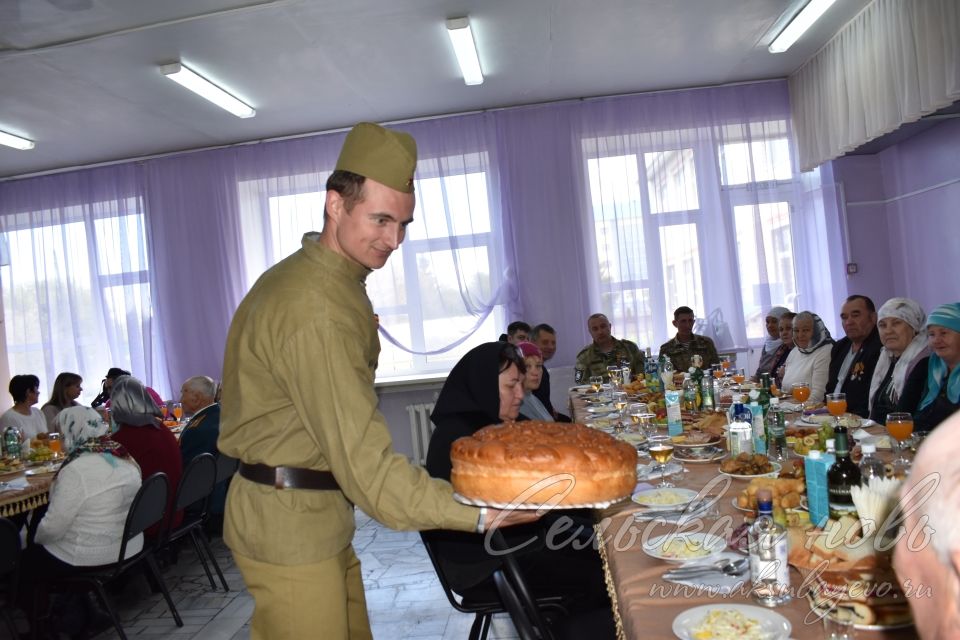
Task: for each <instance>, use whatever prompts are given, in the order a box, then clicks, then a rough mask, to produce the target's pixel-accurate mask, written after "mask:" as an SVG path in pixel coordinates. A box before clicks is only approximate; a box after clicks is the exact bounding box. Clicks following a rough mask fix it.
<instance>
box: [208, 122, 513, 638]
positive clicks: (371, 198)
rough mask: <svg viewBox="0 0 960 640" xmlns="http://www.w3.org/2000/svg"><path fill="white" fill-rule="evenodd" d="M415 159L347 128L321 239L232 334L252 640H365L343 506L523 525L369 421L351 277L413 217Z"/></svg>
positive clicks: (395, 140)
mask: <svg viewBox="0 0 960 640" xmlns="http://www.w3.org/2000/svg"><path fill="white" fill-rule="evenodd" d="M416 162H417V152H416V142H415V141H414V140H413V138H412V137H411V136H410V135H408V134H405V133H399V132H394V131H390V130H388V129H384V128H383V127H380V126H378V125H375V124H370V123H361V124H358V125H357V126H356V127H354V128H353V129H352V130H351V131H350V133H349V134H348V135H347V137H346V140H345V141H344V145H343V148H342V150H341V152H340V157H339V159H338V161H337V165H336V169H335V171H334V172H333V174H332V175H331V176H330V178H329V180H328V181H327V192H326V202H325V208H324V227H323V232H322V233H316V232H310V233H307V234H305V235H304V237H303V241H302V245H301V248H300V250H299V251H297V252H296V253H294V254H292V255H290V256H289V257H287V258H285V259H284V260H282V261H280V262H279V263H278V264H276V265H275V266H274V267H272V268H271V269H269V270H268V271H267V272H266V273H264V274H263V275H262V276H261V277H260V278H259V279H258V280H257V282H256V283H255V284H254V286H253V288H252V289H251V290H250V292H249V293H248V294H247V296H246V297H245V298H244V300H243V302H241V304H240V306H239V308H238V309H237V312H236V314H235V316H234V318H233V321H232V323H231V326H230V331H229V334H228V336H227V345H226V357H225V361H224V368H223V372H224V379H223V392H222V416H221V428H220V438H219V441H218V445H219V448H220V450H221V451H222V452H223V453H225V454H227V455H230V456H233V457H235V458H238V459H239V460H240V466H239V469H238V473H237V475H236V477H235V478H234V480H233V482H232V483H231V485H230V490H229V494H228V497H227V509H226V515H225V522H224V540H225V541H226V543H227V545H228V546H229V547H230V549H231V551H232V552H233V555H234V558H235V560H236V563H237V566H238V567H239V568H240V571H241V573H242V574H243V579H244V581H245V583H246V585H247V588H248V589H249V591H250V593H251V594H252V595H253V597H254V600H255V608H254V614H253V621H252V628H251V637H252V638H254V639H258V638H268V637H269V638H271V639H282V638H289V639H291V640H301V639H303V638H315V637H320V636H322V637H324V638H334V639H339V638H351V639H352V638H370V637H371V633H370V626H369V621H368V619H367V611H366V603H365V600H364V595H363V582H362V580H361V574H360V562H359V560H358V559H357V557H356V555H355V554H354V551H353V546H352V544H351V542H352V539H353V534H354V513H353V510H354V505H356V506H358V507H360V508H361V509H363V510H364V511H365V512H366V513H368V514H370V515H371V516H372V517H374V518H376V519H377V520H379V521H380V522H382V523H384V524H386V525H388V526H390V527H393V528H396V529H408V530H409V529H435V528H436V529H451V530H457V531H480V532H482V531H483V530H484V529H485V528H487V527H489V526H491V524H492V523H494V521H495V520H497V518H500V520H499V523H500V525H501V526H503V525H506V524H513V523H518V522H529V521H530V520H531V517H532V516H531V515H528V514H524V513H522V512H521V513H514V514H509V515H507V514H504V515H503V516H502V515H501V514H500V512H498V511H497V510H495V509H489V510H487V509H478V508H476V507H469V506H466V505H463V504H459V503H457V502H455V501H454V500H453V497H452V488H451V486H450V485H449V484H448V483H447V482H445V481H442V480H436V479H432V478H430V476H429V475H428V474H427V473H426V472H425V471H424V470H423V469H422V468H420V467H415V466H413V465H411V464H410V463H409V462H408V461H407V459H406V457H404V456H402V455H400V454H397V453H395V452H394V451H393V448H392V444H391V440H390V434H389V431H388V429H387V425H386V424H385V422H384V419H383V416H381V415H380V413H379V412H378V411H377V396H376V393H375V392H374V386H373V383H374V370H375V367H376V362H377V358H378V356H379V352H380V343H379V341H378V339H377V335H376V328H375V325H374V323H373V322H371V318H372V317H373V308H372V307H371V305H370V301H369V300H368V298H367V295H366V290H365V284H364V281H365V279H366V277H367V275H368V274H369V273H370V271H371V270H372V269H378V268H380V267H382V266H383V265H384V264H385V263H386V261H387V259H388V258H389V257H390V254H391V253H392V252H393V251H394V250H395V249H396V248H397V247H398V246H399V244H400V242H402V241H403V238H404V232H405V229H406V227H407V225H408V224H410V222H411V221H412V219H413V210H414V204H415V199H414V194H413V173H414V169H415V167H416ZM504 516H505V517H504Z"/></svg>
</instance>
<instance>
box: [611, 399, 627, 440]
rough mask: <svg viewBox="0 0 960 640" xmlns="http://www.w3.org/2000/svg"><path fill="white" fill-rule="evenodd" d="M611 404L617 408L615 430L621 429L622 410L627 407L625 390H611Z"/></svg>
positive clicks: (622, 426)
mask: <svg viewBox="0 0 960 640" xmlns="http://www.w3.org/2000/svg"><path fill="white" fill-rule="evenodd" d="M613 406H614V408H615V409H616V410H617V431H623V428H624V425H623V410H624V409H626V408H627V392H626V391H614V392H613Z"/></svg>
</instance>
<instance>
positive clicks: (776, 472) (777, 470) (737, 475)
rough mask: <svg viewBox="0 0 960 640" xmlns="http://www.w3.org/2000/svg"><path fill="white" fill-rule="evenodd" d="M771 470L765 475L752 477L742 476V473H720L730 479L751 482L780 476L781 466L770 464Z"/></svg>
mask: <svg viewBox="0 0 960 640" xmlns="http://www.w3.org/2000/svg"><path fill="white" fill-rule="evenodd" d="M770 464H771V466H773V469H772V470H771V471H768V472H767V473H757V474H753V475H748V474H742V473H727V472H726V471H721V472H720V473H722V474H723V475H725V476H730V477H731V478H740V479H741V480H752V479H754V478H776V477H777V476H778V475H779V474H780V469H781V464H780V463H779V462H771V463H770Z"/></svg>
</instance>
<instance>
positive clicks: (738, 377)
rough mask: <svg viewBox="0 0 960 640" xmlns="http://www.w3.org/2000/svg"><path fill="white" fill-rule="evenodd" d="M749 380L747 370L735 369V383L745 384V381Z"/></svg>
mask: <svg viewBox="0 0 960 640" xmlns="http://www.w3.org/2000/svg"><path fill="white" fill-rule="evenodd" d="M746 379H747V372H746V370H745V369H734V371H733V381H734V382H736V383H737V384H743V381H744V380H746Z"/></svg>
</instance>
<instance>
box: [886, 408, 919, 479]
mask: <svg viewBox="0 0 960 640" xmlns="http://www.w3.org/2000/svg"><path fill="white" fill-rule="evenodd" d="M887 432H888V433H889V434H890V437H891V438H893V439H894V440H896V442H897V453H898V454H899V455H898V457H897V459H896V460H894V461H893V464H894V466H899V467H900V468H901V469H909V468H910V461H909V460H907V458H906V456H904V455H903V443H904V441H906V440H909V439H910V436H911V435H913V415H912V414H910V413H901V412H897V413H888V414H887Z"/></svg>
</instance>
